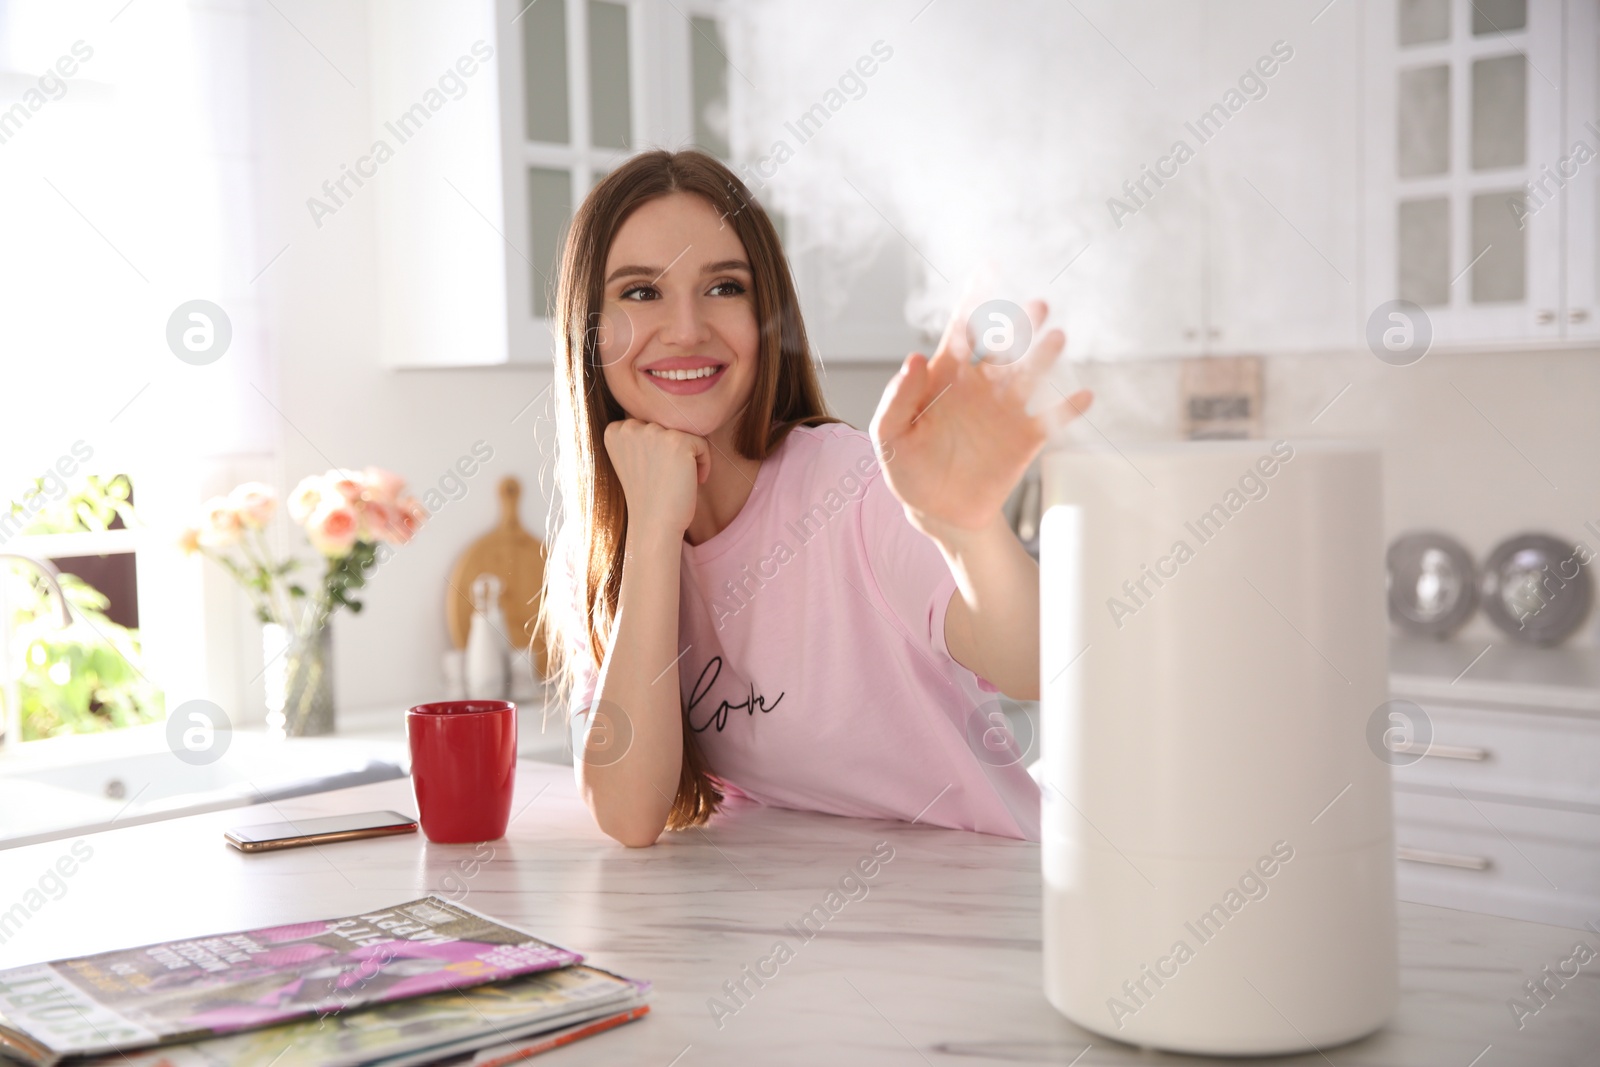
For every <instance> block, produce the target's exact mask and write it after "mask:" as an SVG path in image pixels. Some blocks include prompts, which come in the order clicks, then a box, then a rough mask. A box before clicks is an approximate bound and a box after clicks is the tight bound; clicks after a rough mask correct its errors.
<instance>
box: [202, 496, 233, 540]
mask: <svg viewBox="0 0 1600 1067" xmlns="http://www.w3.org/2000/svg"><path fill="white" fill-rule="evenodd" d="M242 531H243V523H242V522H241V521H240V519H239V512H238V510H237V509H236V508H235V507H234V504H233V501H231V500H229V499H228V498H227V497H225V496H214V497H212V498H211V499H210V500H208V501H206V504H205V508H204V509H203V510H202V512H201V516H200V530H199V532H198V534H197V535H196V538H195V540H196V542H197V543H198V544H200V545H202V546H203V547H205V548H228V547H230V546H232V545H236V544H238V543H239V535H240V533H241V532H242Z"/></svg>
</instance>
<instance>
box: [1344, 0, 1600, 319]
mask: <svg viewBox="0 0 1600 1067" xmlns="http://www.w3.org/2000/svg"><path fill="white" fill-rule="evenodd" d="M1576 7H1592V0H1571V3H1565V4H1564V3H1563V0H1370V2H1369V4H1368V7H1367V18H1366V27H1367V29H1366V34H1367V37H1366V63H1365V67H1366V72H1367V75H1366V76H1367V85H1366V89H1367V93H1366V98H1367V115H1366V127H1367V137H1366V145H1365V148H1366V159H1367V174H1366V181H1367V191H1368V196H1367V207H1366V212H1365V214H1366V217H1367V233H1366V236H1367V255H1366V257H1365V262H1366V274H1367V286H1366V307H1367V308H1368V309H1371V308H1376V307H1377V306H1379V305H1381V304H1383V303H1385V302H1387V301H1389V300H1393V299H1402V300H1408V301H1411V302H1412V303H1415V304H1417V305H1419V306H1420V307H1421V308H1422V309H1423V311H1424V312H1426V314H1427V316H1428V319H1429V321H1430V323H1431V326H1432V333H1433V337H1434V340H1435V341H1436V342H1443V343H1447V344H1480V343H1483V344H1492V343H1496V342H1504V341H1532V342H1538V341H1557V340H1560V339H1561V337H1562V336H1563V329H1564V327H1565V326H1566V325H1567V323H1566V322H1565V319H1566V317H1567V316H1566V315H1565V313H1564V309H1563V306H1562V305H1563V299H1564V295H1563V281H1562V279H1563V274H1564V272H1565V270H1566V268H1567V265H1566V263H1565V262H1564V256H1565V253H1564V251H1563V232H1564V227H1563V206H1562V204H1561V203H1560V197H1559V195H1557V194H1556V193H1555V191H1554V189H1553V188H1552V192H1551V195H1550V196H1548V197H1545V196H1541V195H1539V194H1538V192H1537V191H1536V186H1537V182H1538V179H1539V176H1540V175H1541V173H1543V170H1544V168H1545V167H1546V166H1547V165H1549V164H1553V163H1554V162H1555V161H1556V160H1557V158H1558V157H1559V156H1560V155H1561V152H1562V144H1563V131H1562V129H1561V116H1562V113H1563V112H1562V108H1563V93H1564V90H1565V86H1564V82H1565V81H1566V80H1567V79H1569V78H1570V77H1571V76H1572V66H1571V64H1570V62H1568V61H1567V59H1566V57H1564V55H1563V50H1564V48H1565V47H1567V46H1566V45H1564V44H1563V36H1564V34H1565V33H1566V32H1567V31H1566V26H1567V20H1568V19H1569V17H1570V16H1571V14H1572V10H1573V8H1576ZM1589 61H1590V62H1592V61H1593V56H1592V55H1591V56H1590V57H1589ZM1530 182H1533V183H1535V187H1534V188H1530V185H1529V183H1530ZM1590 232H1591V233H1592V232H1593V228H1592V226H1591V228H1590ZM1591 239H1592V238H1591Z"/></svg>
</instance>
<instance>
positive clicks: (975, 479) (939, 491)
mask: <svg viewBox="0 0 1600 1067" xmlns="http://www.w3.org/2000/svg"><path fill="white" fill-rule="evenodd" d="M1027 310H1028V317H1029V319H1030V320H1031V321H1032V324H1033V328H1034V330H1035V331H1037V330H1038V328H1039V326H1040V325H1041V324H1042V323H1043V322H1044V317H1045V313H1046V310H1047V309H1046V307H1045V304H1044V302H1043V301H1039V300H1035V301H1032V302H1031V303H1030V304H1029V306H1028V309H1027ZM962 315H963V312H962V311H959V310H958V311H957V313H956V317H954V318H952V319H951V322H950V325H949V327H947V328H946V329H945V333H944V338H943V339H942V340H941V341H940V344H939V349H938V351H936V352H935V353H934V355H933V358H932V359H928V358H927V357H926V356H924V355H922V354H921V353H920V352H914V353H912V354H911V355H909V356H907V357H906V360H905V363H904V364H902V365H901V367H900V373H899V374H897V375H895V377H894V379H893V380H892V381H890V383H889V385H888V387H887V388H886V389H885V390H884V393H883V399H882V400H881V401H879V403H878V410H877V413H876V414H875V415H874V416H873V418H872V441H873V445H874V446H875V447H876V448H877V451H878V456H879V459H880V462H881V463H882V465H883V472H884V477H885V478H886V479H887V480H888V483H889V488H890V489H891V490H892V491H893V492H894V495H895V496H896V497H898V498H899V500H900V503H901V504H902V505H904V506H905V510H906V516H907V518H909V519H910V520H911V522H912V524H913V525H914V526H916V527H917V529H919V530H921V531H922V532H923V533H925V534H927V535H928V536H929V537H932V538H934V539H935V540H938V541H941V542H948V541H950V540H952V539H958V538H961V537H963V536H967V535H970V534H974V533H977V532H978V531H981V530H984V529H985V528H987V527H989V526H991V525H992V524H993V523H994V522H995V521H997V518H998V516H999V515H1000V511H1001V508H1002V507H1003V506H1004V504H1005V501H1006V497H1008V496H1009V495H1010V494H1011V490H1012V489H1013V488H1015V486H1016V484H1017V482H1018V481H1019V480H1020V479H1021V477H1022V475H1023V472H1025V471H1026V470H1027V469H1028V464H1030V463H1032V462H1033V458H1034V456H1036V455H1038V454H1039V450H1040V449H1041V448H1042V447H1044V443H1045V441H1046V440H1047V439H1048V438H1049V436H1050V433H1051V432H1052V430H1053V429H1055V428H1056V427H1058V426H1061V425H1065V424H1066V423H1067V422H1070V421H1071V420H1072V419H1074V418H1076V417H1077V416H1078V415H1079V414H1080V413H1081V412H1083V411H1085V410H1087V408H1088V407H1089V404H1090V402H1091V401H1092V400H1093V394H1092V393H1090V392H1089V391H1088V390H1087V389H1082V390H1079V391H1078V392H1076V393H1074V394H1072V396H1070V397H1066V398H1064V399H1062V400H1061V401H1059V402H1058V403H1055V404H1052V405H1049V406H1047V407H1046V408H1044V409H1043V410H1041V411H1040V412H1038V413H1037V414H1032V415H1030V414H1029V413H1028V411H1027V405H1028V400H1029V398H1030V397H1031V396H1032V395H1033V392H1034V387H1035V386H1036V385H1037V383H1038V382H1039V381H1040V380H1041V379H1042V378H1043V377H1044V376H1045V375H1046V374H1047V373H1048V372H1049V370H1050V368H1051V367H1052V366H1053V365H1054V364H1055V361H1056V359H1057V358H1058V357H1059V356H1060V355H1061V353H1062V351H1063V350H1064V349H1065V348H1066V335H1065V334H1063V333H1062V332H1061V331H1060V330H1050V331H1049V332H1047V333H1045V334H1043V335H1042V336H1037V337H1035V338H1034V339H1033V344H1032V345H1031V346H1030V347H1029V349H1028V351H1027V352H1026V353H1025V354H1024V355H1023V356H1022V358H1021V359H1018V360H1016V361H1015V362H1013V363H1009V364H1004V365H995V364H991V363H974V362H972V359H971V356H972V346H971V343H970V341H969V340H968V337H967V330H966V322H965V321H962Z"/></svg>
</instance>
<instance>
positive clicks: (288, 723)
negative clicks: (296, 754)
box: [261, 623, 333, 738]
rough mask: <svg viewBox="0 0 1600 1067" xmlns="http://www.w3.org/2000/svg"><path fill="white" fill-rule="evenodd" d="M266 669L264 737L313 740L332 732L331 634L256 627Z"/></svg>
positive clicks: (324, 628)
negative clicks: (259, 633) (259, 628)
mask: <svg viewBox="0 0 1600 1067" xmlns="http://www.w3.org/2000/svg"><path fill="white" fill-rule="evenodd" d="M261 655H262V662H263V663H265V664H266V666H265V668H264V669H263V671H262V675H263V678H264V679H265V681H266V697H267V733H268V734H269V735H270V736H273V737H279V738H286V737H314V736H317V735H320V734H331V733H332V732H333V629H332V627H330V626H326V625H323V626H319V627H317V628H316V629H314V630H313V631H311V632H310V633H298V632H296V631H294V630H291V629H290V628H288V627H286V626H282V625H279V624H278V623H267V624H266V625H264V626H263V627H262V628H261Z"/></svg>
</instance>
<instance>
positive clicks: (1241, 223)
mask: <svg viewBox="0 0 1600 1067" xmlns="http://www.w3.org/2000/svg"><path fill="white" fill-rule="evenodd" d="M1083 10H1084V12H1085V16H1086V18H1087V19H1089V20H1090V21H1091V22H1092V23H1093V24H1094V26H1095V27H1097V28H1098V29H1099V30H1100V31H1101V32H1103V33H1104V34H1105V35H1106V37H1107V38H1108V39H1109V40H1111V41H1113V42H1120V43H1121V44H1122V45H1125V46H1126V47H1127V48H1128V49H1129V50H1130V55H1131V56H1132V57H1133V59H1132V60H1130V62H1133V63H1135V64H1136V65H1137V66H1138V68H1140V70H1141V71H1142V72H1145V76H1146V78H1147V79H1148V80H1149V81H1150V82H1151V83H1152V87H1151V90H1150V92H1149V93H1148V94H1147V99H1148V101H1149V103H1148V104H1141V103H1139V102H1137V101H1135V102H1134V103H1133V104H1131V105H1129V106H1133V107H1136V108H1145V110H1150V109H1154V111H1155V112H1156V113H1155V114H1144V113H1143V112H1140V117H1141V118H1142V120H1143V126H1144V128H1146V129H1147V130H1148V131H1151V132H1149V133H1148V135H1147V137H1146V143H1142V144H1138V145H1132V144H1130V145H1128V146H1114V151H1113V155H1114V156H1116V157H1117V158H1118V159H1119V165H1120V167H1121V170H1122V172H1123V173H1125V174H1131V175H1133V178H1132V180H1131V181H1130V182H1129V183H1128V184H1127V185H1125V186H1124V187H1123V188H1124V190H1125V191H1124V192H1122V193H1119V194H1118V204H1119V206H1120V210H1121V214H1122V217H1121V218H1119V220H1118V225H1117V227H1116V229H1115V231H1114V232H1113V233H1110V234H1109V236H1108V238H1107V239H1105V240H1104V241H1100V242H1098V244H1099V245H1100V247H1099V248H1098V249H1097V250H1096V251H1094V252H1091V254H1090V257H1091V258H1092V257H1093V256H1094V255H1097V254H1098V255H1099V256H1100V257H1101V258H1100V259H1099V261H1098V262H1094V263H1093V264H1092V265H1090V269H1092V270H1097V271H1099V272H1101V275H1102V277H1105V278H1109V279H1113V280H1116V279H1126V280H1127V281H1126V283H1123V282H1120V281H1119V282H1116V283H1115V284H1112V285H1110V286H1109V287H1108V289H1107V294H1108V296H1107V306H1106V307H1105V308H1103V309H1101V310H1100V311H1099V313H1098V314H1097V316H1096V318H1095V321H1094V322H1093V323H1091V324H1090V328H1089V329H1087V330H1082V331H1079V332H1078V334H1077V337H1078V341H1077V342H1075V350H1076V351H1078V352H1079V353H1081V354H1083V355H1087V356H1089V357H1091V358H1096V359H1121V358H1136V357H1162V356H1198V355H1206V354H1210V353H1238V352H1265V353H1274V352H1311V351H1326V350H1333V349H1340V348H1348V347H1351V346H1353V345H1355V344H1356V343H1358V341H1359V338H1360V324H1361V320H1362V312H1361V305H1362V302H1363V298H1364V297H1363V291H1362V286H1361V266H1362V263H1361V180H1360V177H1361V171H1360V160H1361V143H1362V130H1361V127H1360V112H1359V107H1358V101H1359V99H1360V89H1361V84H1362V68H1361V52H1362V35H1361V6H1360V4H1359V3H1348V2H1346V3H1338V4H1334V5H1330V6H1329V7H1327V8H1326V9H1324V10H1322V11H1321V13H1320V14H1319V13H1318V11H1317V8H1316V7H1315V6H1307V5H1303V4H1285V3H1283V2H1282V0H1206V2H1201V3H1193V4H1182V5H1169V4H1157V3H1151V2H1137V3H1127V2H1122V0H1118V2H1115V3H1113V2H1111V0H1099V2H1094V0H1089V2H1086V3H1085V5H1084V7H1083ZM1086 37H1087V34H1086ZM1093 43H1094V42H1093V40H1092V39H1091V41H1090V44H1091V45H1092V44H1093ZM1127 125H1128V126H1129V127H1132V126H1133V125H1134V123H1132V122H1130V123H1128V124H1127ZM1169 146H1170V147H1169ZM1119 181H1120V178H1115V177H1114V178H1113V179H1112V180H1111V181H1110V183H1109V184H1110V188H1113V189H1115V188H1117V185H1118V182H1119Z"/></svg>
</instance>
